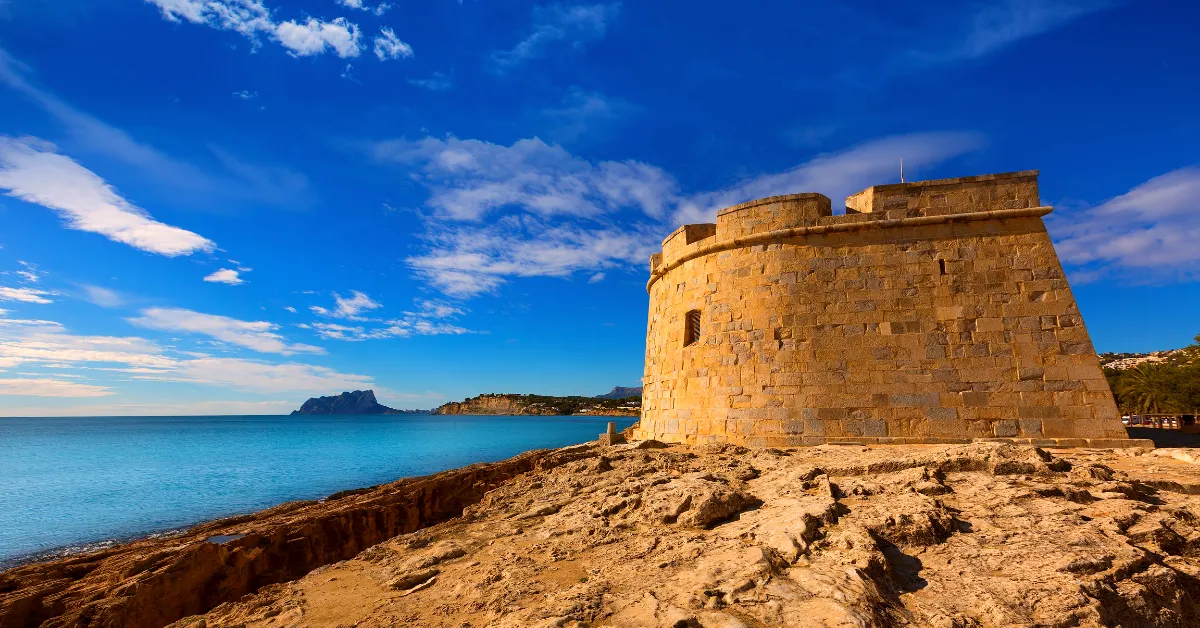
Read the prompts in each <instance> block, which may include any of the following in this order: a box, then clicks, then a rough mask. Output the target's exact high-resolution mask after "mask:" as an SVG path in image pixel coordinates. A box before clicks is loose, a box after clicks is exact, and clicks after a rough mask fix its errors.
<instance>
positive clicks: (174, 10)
mask: <svg viewBox="0 0 1200 628" xmlns="http://www.w3.org/2000/svg"><path fill="white" fill-rule="evenodd" d="M147 2H149V3H151V4H153V5H155V6H157V7H158V8H159V9H160V10H161V11H162V16H163V18H165V19H167V20H169V21H172V22H181V21H187V22H191V23H193V24H203V25H206V26H209V27H212V28H215V29H218V30H225V31H232V32H235V33H238V34H240V35H242V36H244V37H246V38H248V39H250V41H251V42H253V43H254V45H255V46H257V45H258V41H259V40H258V38H259V36H260V35H265V36H266V37H268V38H270V39H272V40H274V41H276V42H278V43H279V44H280V45H282V46H283V47H284V48H287V49H288V51H289V53H290V54H292V55H295V56H301V57H303V56H311V55H318V54H322V53H324V52H325V51H326V50H330V51H333V52H334V54H336V55H337V56H339V57H342V58H347V57H357V56H358V55H359V54H360V53H361V52H362V46H361V45H359V30H358V25H357V24H352V23H350V22H349V21H347V20H346V19H345V18H341V17H339V18H335V19H333V20H330V21H323V20H318V19H316V18H313V17H310V18H308V19H307V20H305V21H304V22H303V23H301V22H297V21H295V20H287V21H284V22H276V21H275V20H274V18H273V17H272V15H271V11H270V10H269V9H267V8H266V6H265V5H264V4H263V3H262V0H147Z"/></svg>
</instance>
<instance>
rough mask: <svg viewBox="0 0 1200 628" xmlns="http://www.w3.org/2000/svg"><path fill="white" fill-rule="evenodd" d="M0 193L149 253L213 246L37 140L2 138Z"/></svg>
mask: <svg viewBox="0 0 1200 628" xmlns="http://www.w3.org/2000/svg"><path fill="white" fill-rule="evenodd" d="M0 189H4V190H7V193H8V195H9V196H12V197H14V198H19V199H21V200H23V201H26V202H29V203H34V204H37V205H41V206H43V207H46V208H49V209H52V210H54V211H56V212H58V214H59V215H60V216H62V217H63V218H64V219H65V220H66V226H67V228H69V229H76V230H79V231H90V232H92V233H99V234H101V235H103V236H105V237H107V238H109V239H110V240H113V241H115V242H121V243H123V244H128V245H130V246H132V247H134V248H137V249H141V250H143V251H147V252H150V253H158V254H159V255H166V256H171V257H174V256H177V255H190V254H192V253H194V252H196V251H211V250H213V248H215V246H216V245H215V244H214V243H213V242H212V241H211V240H208V239H207V238H204V237H202V236H200V235H197V234H195V233H193V232H191V231H188V230H186V229H180V228H179V227H173V226H171V225H167V224H163V223H161V222H158V221H156V220H154V219H152V218H151V217H150V215H149V214H148V213H147V212H146V211H145V210H144V209H142V208H140V207H137V206H135V205H134V204H132V203H130V202H129V201H127V200H125V199H124V198H122V197H121V196H120V195H119V194H117V191H116V190H115V189H113V187H112V186H111V185H109V184H108V183H106V182H105V181H104V179H101V178H100V177H99V176H97V175H96V174H95V173H93V172H92V171H90V170H88V169H87V168H84V167H83V166H81V165H79V163H77V162H76V161H75V160H73V159H71V158H70V157H67V156H66V155H62V154H60V153H59V152H57V149H56V147H55V146H54V145H53V144H50V143H48V142H44V141H42V140H38V139H35V138H20V139H14V138H10V137H4V136H0Z"/></svg>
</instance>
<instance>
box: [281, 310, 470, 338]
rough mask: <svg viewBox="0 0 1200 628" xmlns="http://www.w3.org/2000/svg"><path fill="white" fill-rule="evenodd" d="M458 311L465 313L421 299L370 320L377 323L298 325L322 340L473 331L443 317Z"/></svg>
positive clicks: (456, 314) (449, 316)
mask: <svg viewBox="0 0 1200 628" xmlns="http://www.w3.org/2000/svg"><path fill="white" fill-rule="evenodd" d="M462 314H465V311H464V310H463V309H462V308H460V307H458V306H455V305H451V304H449V303H446V302H444V301H430V300H423V301H419V302H418V303H417V309H416V310H415V311H411V312H404V315H403V316H402V317H401V318H397V319H391V320H384V321H372V322H379V323H382V324H381V325H371V326H368V325H341V324H337V323H323V322H319V321H318V322H314V323H311V324H306V325H300V327H303V328H305V329H311V330H313V331H315V332H316V333H317V335H318V336H320V337H321V338H325V339H326V340H348V341H363V340H378V339H383V338H406V337H409V336H441V335H459V334H469V333H473V332H472V331H471V330H469V329H467V328H465V327H460V326H458V325H455V324H453V323H450V322H448V320H447V319H454V318H457V317H458V316H460V315H462ZM360 320H361V319H360Z"/></svg>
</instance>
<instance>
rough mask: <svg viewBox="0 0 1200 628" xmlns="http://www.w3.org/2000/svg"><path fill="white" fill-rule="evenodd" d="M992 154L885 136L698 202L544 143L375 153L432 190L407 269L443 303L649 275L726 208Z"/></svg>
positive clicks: (957, 140)
mask: <svg viewBox="0 0 1200 628" xmlns="http://www.w3.org/2000/svg"><path fill="white" fill-rule="evenodd" d="M983 144H984V141H983V139H982V137H980V136H979V135H977V134H974V133H965V132H941V133H916V134H910V135H901V136H895V137H888V138H882V139H878V140H875V141H872V142H867V143H864V144H861V145H859V146H855V147H852V148H849V149H846V150H843V151H841V152H835V153H827V154H822V155H818V156H816V157H814V158H812V159H810V160H808V161H806V162H804V163H802V164H800V165H798V166H796V167H794V168H791V169H788V170H785V171H782V172H776V173H765V174H759V175H756V176H752V177H748V178H746V179H745V180H743V181H741V182H739V183H738V184H736V185H732V186H729V187H726V188H723V189H719V190H714V191H710V192H696V193H692V194H685V193H683V192H682V191H681V186H680V185H679V183H678V182H677V181H676V179H675V178H674V177H673V176H671V175H670V174H669V173H667V172H665V171H664V170H662V169H661V168H658V167H657V166H653V165H650V164H646V163H643V162H637V161H623V162H616V161H601V162H592V161H589V160H586V159H583V158H580V157H577V156H575V155H572V154H571V153H569V152H568V151H567V150H565V149H564V148H562V147H561V146H558V145H551V144H546V143H545V142H543V141H542V140H540V139H537V138H532V139H525V140H520V141H518V142H515V143H514V144H512V145H511V146H501V145H497V144H491V143H489V142H482V141H479V140H460V139H458V138H454V137H450V138H447V139H444V140H442V139H435V138H424V139H421V140H417V141H408V140H395V141H388V142H381V143H379V144H377V145H375V146H374V149H373V150H374V155H375V157H376V158H377V159H380V160H382V161H385V162H386V161H392V162H397V163H402V164H406V165H411V166H415V167H416V168H418V169H419V171H420V176H419V177H415V179H416V180H417V181H419V182H421V183H422V184H424V185H425V186H427V187H428V188H429V190H430V198H429V200H428V201H427V202H426V203H425V205H426V207H427V208H429V209H430V210H431V213H430V215H429V216H426V217H425V218H426V221H427V229H426V234H425V236H424V239H425V242H426V244H427V246H428V248H427V250H426V251H425V252H423V253H421V254H417V255H412V256H410V257H408V258H407V259H406V262H407V263H408V265H409V266H410V267H411V268H412V269H413V270H414V271H415V272H416V274H417V275H418V276H419V277H421V278H423V279H425V280H426V281H428V282H429V283H431V284H432V285H433V286H434V287H436V288H437V289H438V290H440V291H442V292H443V293H445V294H448V295H452V296H455V297H470V296H474V295H477V294H480V293H483V292H489V291H492V290H495V289H496V288H497V287H499V286H500V285H502V284H503V283H505V281H507V279H508V278H510V277H535V276H548V277H568V276H570V275H572V274H574V273H576V272H589V273H591V274H593V275H594V274H595V273H597V272H602V271H606V270H612V269H622V268H631V267H634V266H640V265H642V264H645V263H646V260H647V259H648V257H649V255H650V254H651V253H652V252H654V251H655V250H656V249H657V247H658V243H659V242H660V241H661V239H662V237H663V236H664V235H666V233H669V232H670V231H671V230H672V229H674V228H675V227H676V226H677V225H679V224H684V223H695V222H712V221H713V220H714V219H715V216H716V212H717V210H718V209H720V208H721V207H727V206H729V205H735V204H737V203H741V202H744V201H748V200H751V199H754V198H761V197H764V196H772V195H776V194H785V193H793V192H811V191H820V192H823V193H825V194H827V195H828V196H830V197H831V198H833V199H838V200H839V201H840V200H841V199H842V198H845V196H847V195H849V194H851V193H853V192H856V191H858V190H860V189H862V188H864V187H867V186H869V185H875V184H879V183H887V182H890V181H893V180H895V179H896V178H897V176H898V173H899V161H900V157H902V156H903V157H904V161H905V165H906V166H907V167H908V169H909V170H910V171H915V172H919V171H921V170H922V169H924V168H927V167H929V166H932V165H934V164H937V163H940V162H943V161H945V160H947V159H950V158H953V157H956V156H959V155H962V154H965V153H968V152H971V151H973V150H976V149H978V148H980V147H981V146H982V145H983ZM493 214H499V216H493ZM618 215H620V218H618V217H617V216H618ZM485 216H488V217H489V221H488V222H486V223H484V222H483V221H482V220H481V219H482V218H484V217H485Z"/></svg>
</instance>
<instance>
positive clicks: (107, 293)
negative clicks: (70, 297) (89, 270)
mask: <svg viewBox="0 0 1200 628" xmlns="http://www.w3.org/2000/svg"><path fill="white" fill-rule="evenodd" d="M80 287H81V288H82V289H83V294H84V297H83V298H84V300H86V301H88V302H89V303H92V304H95V305H99V306H100V307H120V306H122V305H124V304H125V299H123V298H122V297H121V295H120V294H119V293H117V292H116V291H115V290H109V289H108V288H102V287H100V286H89V285H84V286H80Z"/></svg>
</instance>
